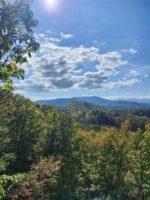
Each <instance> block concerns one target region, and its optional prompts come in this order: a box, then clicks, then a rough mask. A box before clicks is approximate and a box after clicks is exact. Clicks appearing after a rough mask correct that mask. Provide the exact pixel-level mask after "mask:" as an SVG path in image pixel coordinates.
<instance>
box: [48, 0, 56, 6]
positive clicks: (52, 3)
mask: <svg viewBox="0 0 150 200" xmlns="http://www.w3.org/2000/svg"><path fill="white" fill-rule="evenodd" d="M56 3H57V2H56V0H46V4H47V6H51V7H55V6H56Z"/></svg>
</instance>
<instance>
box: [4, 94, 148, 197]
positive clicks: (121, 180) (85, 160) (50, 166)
mask: <svg viewBox="0 0 150 200" xmlns="http://www.w3.org/2000/svg"><path fill="white" fill-rule="evenodd" d="M0 103H1V111H0V116H1V125H0V174H1V175H0V198H1V199H41V200H42V199H45V200H46V199H47V200H59V199H61V200H63V199H64V200H66V199H68V200H74V199H79V200H81V199H83V200H87V199H104V200H106V199H110V200H116V199H118V200H132V199H135V200H149V197H150V182H149V180H150V171H149V164H150V157H149V153H150V152H149V149H150V124H149V122H148V120H149V114H148V110H146V111H145V110H143V115H142V110H141V111H137V110H134V111H132V112H131V113H132V115H131V116H132V119H134V114H135V113H136V114H137V112H139V113H140V114H139V116H138V117H139V118H138V120H140V118H143V117H145V115H146V117H147V122H148V123H147V124H146V126H145V127H144V128H141V129H137V128H136V130H135V131H133V130H132V129H133V128H132V126H131V124H132V120H130V119H131V118H128V115H130V114H131V113H130V112H129V111H126V110H124V113H123V115H124V121H123V122H120V124H117V126H116V127H115V125H116V122H118V116H119V114H118V113H119V111H117V112H118V113H115V112H112V111H108V110H106V109H103V108H101V107H96V108H95V106H94V105H93V107H92V104H87V103H85V105H84V103H82V104H80V103H79V104H78V103H72V104H70V105H68V107H64V108H63V110H61V111H60V110H59V108H57V107H53V106H39V105H37V104H35V103H32V102H31V101H30V100H28V99H25V98H24V97H21V96H18V95H15V96H14V95H11V94H9V95H8V96H7V98H6V99H3V98H2V99H1V101H0ZM78 106H79V107H78ZM82 107H83V109H82ZM85 107H86V109H85ZM78 108H80V109H78ZM61 109H62V108H61ZM4 111H5V112H4ZM69 111H70V112H69ZM79 112H81V113H82V112H84V113H83V114H80V113H79ZM3 113H5V115H3ZM121 113H122V111H121ZM141 115H142V116H141ZM109 118H110V119H111V120H108V119H109ZM119 118H121V115H120V116H119ZM136 123H137V124H138V121H136V120H135V124H136ZM137 124H136V126H137V127H138V125H137Z"/></svg>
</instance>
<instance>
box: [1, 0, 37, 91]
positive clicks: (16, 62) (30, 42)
mask: <svg viewBox="0 0 150 200" xmlns="http://www.w3.org/2000/svg"><path fill="white" fill-rule="evenodd" d="M37 25H38V21H37V20H35V19H34V16H33V12H32V11H31V9H30V1H29V0H14V1H11V3H10V1H7V0H1V1H0V86H1V89H5V90H8V89H10V88H11V87H12V84H13V78H23V77H24V70H23V68H22V67H21V64H23V63H25V62H27V57H28V56H29V57H30V56H31V53H32V52H35V51H37V50H38V48H39V44H38V43H37V41H36V40H35V38H34V34H33V28H34V27H36V26H37Z"/></svg>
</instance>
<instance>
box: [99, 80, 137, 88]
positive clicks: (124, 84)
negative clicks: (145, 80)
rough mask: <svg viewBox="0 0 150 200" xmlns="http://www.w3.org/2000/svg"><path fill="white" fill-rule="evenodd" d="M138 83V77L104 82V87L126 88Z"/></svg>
mask: <svg viewBox="0 0 150 200" xmlns="http://www.w3.org/2000/svg"><path fill="white" fill-rule="evenodd" d="M137 83H140V81H139V80H138V79H130V80H120V81H116V82H109V83H104V84H103V88H107V89H113V88H126V87H132V86H134V85H136V84H137Z"/></svg>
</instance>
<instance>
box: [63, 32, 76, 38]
mask: <svg viewBox="0 0 150 200" xmlns="http://www.w3.org/2000/svg"><path fill="white" fill-rule="evenodd" d="M60 36H61V39H70V38H72V37H73V34H65V33H62V32H61V33H60Z"/></svg>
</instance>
